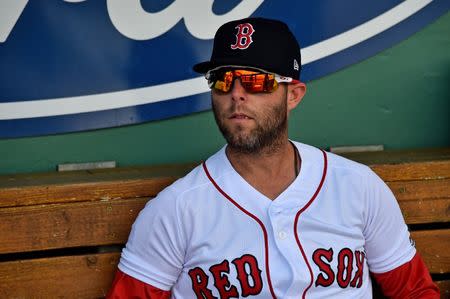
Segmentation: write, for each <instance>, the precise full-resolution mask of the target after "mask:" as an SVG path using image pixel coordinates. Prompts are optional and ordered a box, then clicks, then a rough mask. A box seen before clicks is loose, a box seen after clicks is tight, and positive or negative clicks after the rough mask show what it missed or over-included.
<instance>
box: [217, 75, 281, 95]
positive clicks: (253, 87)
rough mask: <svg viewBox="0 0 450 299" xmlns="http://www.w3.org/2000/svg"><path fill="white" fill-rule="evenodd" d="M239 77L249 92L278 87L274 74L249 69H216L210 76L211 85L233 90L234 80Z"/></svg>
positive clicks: (272, 89) (224, 90)
mask: <svg viewBox="0 0 450 299" xmlns="http://www.w3.org/2000/svg"><path fill="white" fill-rule="evenodd" d="M237 78H239V79H240V80H241V84H242V87H244V89H245V90H246V91H247V92H250V93H257V92H273V91H275V90H276V89H277V88H278V82H277V81H276V80H275V75H274V74H268V73H261V72H255V71H249V70H229V71H216V72H213V73H211V76H210V78H208V81H209V85H210V86H211V88H214V89H216V90H218V91H221V92H228V91H230V90H231V88H232V86H233V83H234V80H235V79H237Z"/></svg>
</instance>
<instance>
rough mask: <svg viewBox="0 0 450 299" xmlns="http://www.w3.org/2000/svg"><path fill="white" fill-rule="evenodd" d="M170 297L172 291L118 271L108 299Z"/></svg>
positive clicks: (155, 298) (165, 298) (163, 298)
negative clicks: (161, 288)
mask: <svg viewBox="0 0 450 299" xmlns="http://www.w3.org/2000/svg"><path fill="white" fill-rule="evenodd" d="M170 295H171V293H170V291H163V290H160V289H158V288H155V287H154V286H152V285H149V284H146V283H145V282H142V281H140V280H137V279H136V278H134V277H131V276H129V275H128V274H125V273H123V272H122V271H120V270H117V272H116V275H115V277H114V281H113V283H112V287H111V289H110V290H109V292H108V294H107V295H106V299H128V298H142V299H169V298H170Z"/></svg>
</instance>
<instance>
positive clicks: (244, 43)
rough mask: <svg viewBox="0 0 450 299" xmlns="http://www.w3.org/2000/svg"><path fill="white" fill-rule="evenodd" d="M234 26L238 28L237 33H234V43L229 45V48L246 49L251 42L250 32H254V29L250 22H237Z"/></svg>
mask: <svg viewBox="0 0 450 299" xmlns="http://www.w3.org/2000/svg"><path fill="white" fill-rule="evenodd" d="M235 28H236V29H237V30H238V33H237V34H236V43H235V44H234V45H231V49H233V50H236V49H240V50H244V49H247V48H248V47H249V46H250V44H251V43H252V42H253V39H252V34H253V33H254V32H255V29H253V26H252V24H250V23H244V24H239V25H237V26H236V27H235Z"/></svg>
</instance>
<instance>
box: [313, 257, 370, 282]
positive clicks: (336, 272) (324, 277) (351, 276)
mask: <svg viewBox="0 0 450 299" xmlns="http://www.w3.org/2000/svg"><path fill="white" fill-rule="evenodd" d="M333 255H334V252H333V248H330V249H324V248H319V249H317V250H316V251H314V253H313V261H314V263H315V264H316V265H317V267H319V269H320V273H319V274H318V275H317V277H316V281H315V284H314V285H315V286H316V287H317V286H322V287H329V286H331V285H332V284H333V282H334V281H335V280H336V281H337V283H338V285H339V286H340V287H341V288H343V289H344V288H347V287H348V286H349V285H350V287H352V288H360V287H361V286H362V282H363V270H364V259H365V256H366V255H365V253H364V252H362V251H359V250H355V251H352V250H351V249H349V248H343V249H341V251H339V254H338V256H337V258H338V265H337V269H332V267H331V262H332V261H333V258H334V256H333ZM353 260H355V262H356V269H353ZM353 270H355V271H353Z"/></svg>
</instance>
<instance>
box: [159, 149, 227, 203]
mask: <svg viewBox="0 0 450 299" xmlns="http://www.w3.org/2000/svg"><path fill="white" fill-rule="evenodd" d="M223 155H224V154H223V149H222V150H219V151H218V152H217V153H215V154H213V155H212V156H210V157H209V158H208V159H207V160H206V163H207V164H208V168H214V169H221V165H222V164H223V161H222V160H223ZM210 185H211V181H210V180H209V179H208V176H207V175H206V173H205V170H204V163H200V164H199V165H197V166H196V167H195V168H194V169H192V170H191V171H190V172H189V173H188V174H186V175H185V176H184V177H181V178H179V179H178V180H176V181H175V182H173V183H172V184H171V185H170V186H168V187H167V188H166V189H164V190H163V192H161V193H170V194H173V195H174V196H175V197H180V196H182V195H184V194H186V193H191V192H200V190H201V189H202V188H207V187H209V186H210Z"/></svg>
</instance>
